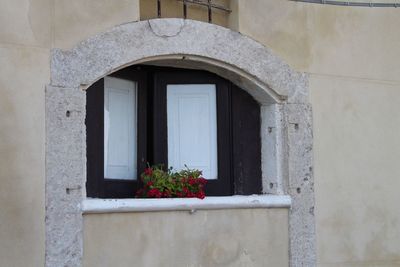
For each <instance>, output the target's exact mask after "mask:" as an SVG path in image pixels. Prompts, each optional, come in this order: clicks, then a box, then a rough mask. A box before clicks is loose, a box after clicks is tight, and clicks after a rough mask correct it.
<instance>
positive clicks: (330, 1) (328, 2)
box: [289, 0, 400, 8]
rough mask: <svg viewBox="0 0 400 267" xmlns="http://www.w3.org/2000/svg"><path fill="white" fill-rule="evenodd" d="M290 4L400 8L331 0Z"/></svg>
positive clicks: (311, 0)
mask: <svg viewBox="0 0 400 267" xmlns="http://www.w3.org/2000/svg"><path fill="white" fill-rule="evenodd" d="M289 1H292V2H303V3H311V4H326V5H334V6H351V7H394V8H397V7H400V3H370V2H368V3H367V2H350V1H332V0H289Z"/></svg>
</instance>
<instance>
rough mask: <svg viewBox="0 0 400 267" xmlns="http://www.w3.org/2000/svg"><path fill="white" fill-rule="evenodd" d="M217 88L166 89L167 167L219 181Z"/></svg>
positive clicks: (198, 85)
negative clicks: (187, 170) (197, 172)
mask: <svg viewBox="0 0 400 267" xmlns="http://www.w3.org/2000/svg"><path fill="white" fill-rule="evenodd" d="M216 106H217V104H216V87H215V85H214V84H184V85H168V86H167V118H168V122H167V123H168V164H169V166H172V167H173V168H174V169H175V170H181V169H183V168H185V165H187V166H188V167H189V168H194V169H199V170H202V171H203V176H204V177H205V178H207V179H217V175H218V169H217V166H218V164H217V162H218V159H217V110H216Z"/></svg>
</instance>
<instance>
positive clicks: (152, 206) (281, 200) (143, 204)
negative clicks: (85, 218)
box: [82, 195, 292, 214]
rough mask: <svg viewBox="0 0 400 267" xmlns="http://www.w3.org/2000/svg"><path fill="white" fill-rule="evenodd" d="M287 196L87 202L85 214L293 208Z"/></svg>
mask: <svg viewBox="0 0 400 267" xmlns="http://www.w3.org/2000/svg"><path fill="white" fill-rule="evenodd" d="M291 202H292V201H291V198H290V196H286V195H280V196H277V195H251V196H229V197H206V198H204V199H197V198H162V199H91V198H88V199H85V200H84V201H83V203H82V212H83V213H84V214H89V213H121V212H145V211H192V212H194V211H196V210H215V209H255V208H290V206H291Z"/></svg>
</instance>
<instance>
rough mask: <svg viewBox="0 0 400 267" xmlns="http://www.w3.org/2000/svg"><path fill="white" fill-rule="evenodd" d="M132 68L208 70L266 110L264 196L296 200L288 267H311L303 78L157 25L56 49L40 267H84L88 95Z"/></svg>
mask: <svg viewBox="0 0 400 267" xmlns="http://www.w3.org/2000/svg"><path fill="white" fill-rule="evenodd" d="M136 63H149V64H156V65H157V64H166V65H172V66H185V67H189V68H194V69H205V70H209V71H211V72H214V73H216V74H218V75H221V76H222V77H225V78H227V79H229V80H231V81H232V82H234V83H235V84H237V85H239V86H240V87H241V88H243V89H245V90H246V91H247V92H249V93H250V94H251V95H252V96H253V97H254V98H255V99H256V100H257V101H258V102H259V103H261V104H262V109H261V112H262V114H261V118H262V132H261V138H262V171H263V187H264V189H263V190H264V192H265V193H271V194H285V193H289V194H290V195H291V197H292V202H293V206H292V208H291V211H290V217H289V236H290V265H291V266H315V260H316V256H315V222H314V186H313V165H312V160H313V158H312V119H311V107H310V105H308V104H307V102H308V77H307V75H305V74H302V73H297V72H295V71H293V70H291V69H290V68H289V66H288V65H287V64H285V63H284V62H283V61H282V60H280V59H279V58H278V57H276V56H274V55H273V54H272V53H271V51H270V50H269V49H267V48H266V47H264V46H263V45H261V44H259V43H257V42H255V41H254V40H252V39H250V38H248V37H245V36H243V35H241V34H240V33H237V32H233V31H231V30H229V29H226V28H222V27H219V26H216V25H212V24H208V23H202V22H198V21H192V20H181V19H158V20H151V21H142V22H136V23H128V24H124V25H120V26H117V27H115V28H113V29H111V30H110V31H107V32H105V33H103V34H100V35H97V36H94V37H92V38H89V39H88V40H86V41H83V42H81V43H80V44H78V45H77V46H76V47H75V48H73V49H71V50H70V51H61V50H58V49H55V50H53V55H52V60H51V84H52V86H48V87H47V90H46V266H80V265H81V263H82V262H81V258H82V253H83V251H82V250H83V248H82V211H81V208H80V205H81V201H82V200H83V199H84V197H85V190H84V184H85V180H86V133H85V121H84V120H85V104H86V103H85V92H84V91H82V90H80V89H79V88H80V87H88V86H89V85H91V84H93V83H94V82H95V81H96V80H98V79H100V78H102V77H103V76H105V75H107V74H109V73H112V72H114V71H116V70H118V69H121V68H124V67H126V66H129V65H132V64H136Z"/></svg>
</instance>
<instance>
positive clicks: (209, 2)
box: [207, 0, 212, 23]
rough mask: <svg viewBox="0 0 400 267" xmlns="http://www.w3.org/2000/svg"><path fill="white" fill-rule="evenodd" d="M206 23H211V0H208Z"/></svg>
mask: <svg viewBox="0 0 400 267" xmlns="http://www.w3.org/2000/svg"><path fill="white" fill-rule="evenodd" d="M207 8H208V23H212V7H211V0H208V6H207Z"/></svg>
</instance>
